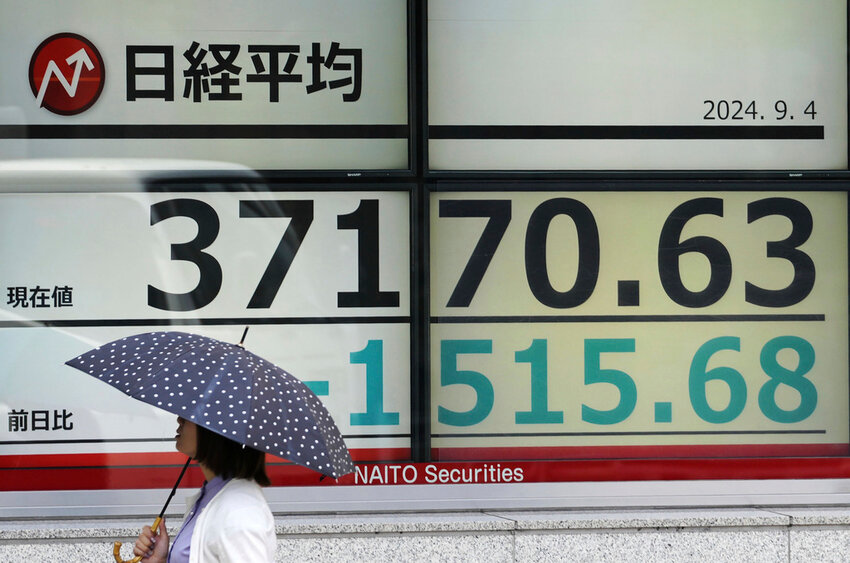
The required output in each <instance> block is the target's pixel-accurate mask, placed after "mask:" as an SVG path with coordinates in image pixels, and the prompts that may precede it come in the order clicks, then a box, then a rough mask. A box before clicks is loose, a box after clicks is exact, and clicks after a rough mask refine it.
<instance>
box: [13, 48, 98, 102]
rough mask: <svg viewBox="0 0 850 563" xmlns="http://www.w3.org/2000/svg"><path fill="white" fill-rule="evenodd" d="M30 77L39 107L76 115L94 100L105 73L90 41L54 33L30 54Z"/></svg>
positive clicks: (96, 51)
mask: <svg viewBox="0 0 850 563" xmlns="http://www.w3.org/2000/svg"><path fill="white" fill-rule="evenodd" d="M29 78H30V87H31V88H32V93H33V95H34V96H35V99H36V102H38V106H39V107H44V108H45V109H47V110H50V111H52V112H53V113H58V114H59V115H75V114H78V113H81V112H84V111H86V110H87V109H89V108H90V107H91V106H92V104H94V103H95V102H96V101H97V98H98V97H99V96H100V93H101V92H102V91H103V83H104V81H105V79H106V73H105V70H104V66H103V59H102V58H101V56H100V53H99V52H98V50H97V49H96V48H95V46H94V45H93V44H92V42H91V41H89V40H88V39H86V38H85V37H83V36H82V35H77V34H75V33H57V34H56V35H51V36H50V37H48V38H47V39H45V40H44V41H42V43H41V45H39V46H38V48H37V49H36V50H35V52H34V53H33V54H32V58H31V59H30V76H29Z"/></svg>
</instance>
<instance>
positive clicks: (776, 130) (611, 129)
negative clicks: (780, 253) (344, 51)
mask: <svg viewBox="0 0 850 563" xmlns="http://www.w3.org/2000/svg"><path fill="white" fill-rule="evenodd" d="M428 137H429V139H439V140H445V139H538V140H539V139H655V140H679V139H693V140H699V139H713V140H717V139H731V140H742V139H743V140H751V139H801V140H805V139H816V140H823V139H824V127H823V125H431V126H429V127H428Z"/></svg>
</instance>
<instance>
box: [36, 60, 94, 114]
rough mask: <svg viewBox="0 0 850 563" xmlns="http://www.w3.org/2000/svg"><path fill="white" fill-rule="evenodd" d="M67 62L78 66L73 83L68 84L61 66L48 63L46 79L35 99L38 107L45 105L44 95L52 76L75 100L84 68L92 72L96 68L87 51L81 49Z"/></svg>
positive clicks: (43, 79)
mask: <svg viewBox="0 0 850 563" xmlns="http://www.w3.org/2000/svg"><path fill="white" fill-rule="evenodd" d="M65 62H66V63H68V66H74V65H76V66H75V67H74V76H73V78H71V82H68V80H67V79H66V78H65V75H64V74H63V73H62V71H61V70H59V65H57V64H56V62H55V61H53V60H52V59H51V60H50V62H49V63H47V68H46V69H45V70H44V77H42V79H41V86H40V87H39V89H38V96H36V98H35V101H36V102H38V107H41V106H42V105H43V104H44V94H45V93H47V86H49V85H50V77H51V75H53V76H55V77H56V78H57V79H58V80H59V82H60V83H61V84H62V87H63V88H65V92H67V93H68V96H70V97H72V98H73V97H74V96H76V95H77V86H78V85H79V84H80V75H81V74H82V73H83V66H85V67H86V70H92V69H93V68H94V63H92V60H91V59H90V58H89V55H88V53H86V50H85V49H80V50H79V51H77V52H76V53H74V54H73V55H71V56H70V57H68V58H67V59H65Z"/></svg>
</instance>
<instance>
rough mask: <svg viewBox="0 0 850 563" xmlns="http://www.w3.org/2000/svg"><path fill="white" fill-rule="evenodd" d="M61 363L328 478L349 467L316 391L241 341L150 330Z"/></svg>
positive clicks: (343, 446)
mask: <svg viewBox="0 0 850 563" xmlns="http://www.w3.org/2000/svg"><path fill="white" fill-rule="evenodd" d="M246 331H247V329H246ZM243 338H244V335H243ZM66 363H67V364H68V365H69V366H72V367H75V368H77V369H79V370H82V371H84V372H86V373H88V374H90V375H93V376H94V377H97V378H98V379H100V380H101V381H104V382H106V383H108V384H110V385H112V386H113V387H116V388H117V389H120V390H121V391H123V392H124V393H126V394H127V395H129V396H131V397H134V398H136V399H139V400H140V401H144V402H145V403H148V404H151V405H153V406H155V407H159V408H161V409H163V410H166V411H168V412H170V413H173V414H176V415H178V416H181V417H183V418H185V419H186V420H189V421H192V422H194V423H195V424H197V425H198V426H201V427H203V428H206V429H208V430H210V431H212V432H215V433H217V434H220V435H222V436H225V437H227V438H230V439H231V440H233V441H235V442H238V443H240V444H244V445H246V446H249V447H252V448H255V449H257V450H261V451H264V452H268V453H270V454H273V455H276V456H280V457H282V458H284V459H287V460H289V461H291V462H292V463H296V464H298V465H301V466H304V467H307V468H309V469H313V470H315V471H318V472H319V473H321V474H323V475H327V476H329V477H333V478H334V479H336V478H338V477H341V476H343V475H346V474H348V473H351V472H353V471H354V463H353V462H352V461H351V455H350V454H349V453H348V449H347V448H346V446H345V442H343V439H342V436H341V434H340V432H339V429H338V428H337V426H336V424H334V421H333V418H331V415H330V414H329V413H328V411H327V409H326V408H325V406H324V405H323V404H322V403H321V401H319V399H318V397H316V395H315V394H314V393H313V392H312V391H311V390H310V389H309V388H308V387H307V386H306V385H305V384H304V383H303V382H301V381H300V380H298V379H296V378H295V377H294V376H292V375H290V374H289V373H287V372H286V371H284V370H283V369H281V368H280V367H278V366H276V365H274V364H272V363H270V362H268V361H266V360H264V359H263V358H261V357H259V356H257V355H255V354H252V353H251V352H249V351H247V350H245V349H244V348H243V347H242V346H241V344H229V343H226V342H222V341H220V340H215V339H213V338H208V337H205V336H199V335H196V334H188V333H184V332H150V333H145V334H138V335H135V336H128V337H126V338H122V339H119V340H115V341H114V342H110V343H108V344H104V345H103V346H100V347H99V348H95V349H94V350H91V351H89V352H86V353H85V354H83V355H81V356H78V357H77V358H74V359H73V360H69V361H68V362H66Z"/></svg>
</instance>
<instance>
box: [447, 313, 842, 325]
mask: <svg viewBox="0 0 850 563" xmlns="http://www.w3.org/2000/svg"><path fill="white" fill-rule="evenodd" d="M825 320H826V315H820V314H813V315H787V314H784V315H569V316H567V315H537V316H534V315H494V316H459V317H446V316H442V317H431V323H432V324H470V323H706V322H822V321H825Z"/></svg>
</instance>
